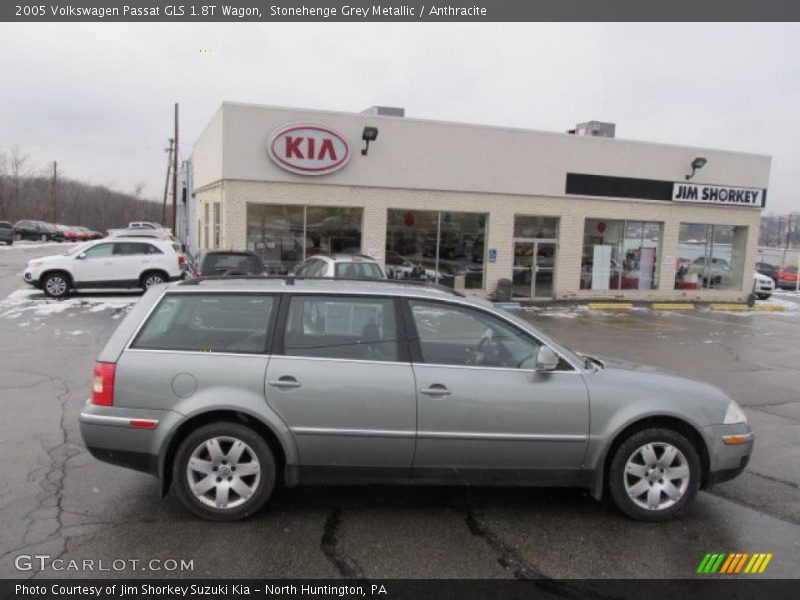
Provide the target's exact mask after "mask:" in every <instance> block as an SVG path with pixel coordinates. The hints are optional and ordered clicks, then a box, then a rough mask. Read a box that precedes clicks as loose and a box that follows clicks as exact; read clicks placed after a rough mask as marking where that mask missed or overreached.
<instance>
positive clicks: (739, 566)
mask: <svg viewBox="0 0 800 600" xmlns="http://www.w3.org/2000/svg"><path fill="white" fill-rule="evenodd" d="M748 556H750V554H748V553H747V552H745V553H744V554H742V558H741V559H739V564H737V565H736V570H735V571H734V573H736V574H737V575H738V574H739V572H740V571H741V570H742V567H743V566H744V563H745V561H746V560H747V557H748Z"/></svg>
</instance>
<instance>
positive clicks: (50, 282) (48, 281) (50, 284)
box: [42, 273, 69, 298]
mask: <svg viewBox="0 0 800 600" xmlns="http://www.w3.org/2000/svg"><path fill="white" fill-rule="evenodd" d="M42 290H43V291H44V293H45V294H47V295H48V296H50V297H51V298H63V297H64V296H66V295H67V293H68V292H69V277H67V275H66V274H64V273H49V274H48V275H46V276H45V278H44V279H43V280H42Z"/></svg>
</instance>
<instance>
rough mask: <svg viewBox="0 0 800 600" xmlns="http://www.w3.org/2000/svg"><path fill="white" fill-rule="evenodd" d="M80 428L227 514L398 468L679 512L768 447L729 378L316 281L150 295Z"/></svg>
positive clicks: (469, 310) (475, 308)
mask: <svg viewBox="0 0 800 600" xmlns="http://www.w3.org/2000/svg"><path fill="white" fill-rule="evenodd" d="M80 427H81V433H82V435H83V440H84V442H85V444H86V446H87V447H88V449H89V451H90V452H91V453H92V454H93V455H94V456H95V457H97V458H98V459H100V460H104V461H107V462H110V463H114V464H117V465H121V466H125V467H130V468H134V469H138V470H141V471H146V472H148V473H152V474H153V475H156V476H158V477H159V478H160V480H161V482H162V490H163V492H164V493H165V494H166V492H167V491H168V490H169V488H170V486H172V487H173V488H175V490H176V492H177V495H178V497H179V498H180V500H181V501H182V502H183V503H184V504H185V505H186V507H187V508H188V509H189V510H191V511H192V512H194V513H195V514H197V515H200V516H201V517H205V518H208V519H215V520H232V519H239V518H242V517H246V516H248V515H250V514H252V513H254V512H255V511H257V510H258V509H259V508H261V507H262V506H263V505H264V503H266V502H267V500H268V499H269V497H270V494H271V493H272V491H273V489H274V488H275V486H276V485H281V484H282V485H285V486H288V487H291V486H296V485H299V484H312V483H313V484H320V483H330V484H369V483H387V482H389V483H402V484H406V483H414V484H470V485H545V486H561V485H563V486H580V487H585V488H588V489H589V490H591V493H592V495H593V496H594V497H595V498H598V499H599V498H601V496H603V495H604V494H609V495H610V496H611V498H613V500H614V501H615V503H616V504H617V505H618V506H619V508H620V509H621V510H622V511H623V512H624V513H625V514H627V515H629V516H630V517H633V518H636V519H643V520H650V521H663V520H666V519H669V518H671V517H674V516H675V515H677V514H678V513H680V512H681V510H682V509H684V508H685V507H686V505H687V504H688V503H689V502H691V500H692V498H693V497H694V496H695V494H696V493H697V490H698V489H701V488H706V487H708V486H710V485H711V484H713V483H715V482H718V481H721V480H725V479H729V478H731V477H734V476H736V475H738V474H739V473H740V472H741V471H742V470H743V469H744V468H745V466H746V464H747V461H748V458H749V456H750V453H751V451H752V448H753V434H752V433H751V431H750V428H749V426H748V424H747V419H746V417H745V415H744V413H743V412H742V410H741V409H740V408H739V406H738V405H737V404H736V402H734V401H733V400H732V399H731V398H729V397H728V396H727V395H726V394H725V393H723V392H722V391H720V390H719V389H717V388H716V387H713V386H711V385H708V384H705V383H701V382H698V381H691V380H687V379H684V378H681V377H676V376H672V375H667V374H664V373H659V372H656V371H654V370H652V369H643V368H640V367H636V366H634V365H629V364H623V363H616V362H612V361H603V360H599V359H597V358H594V357H590V356H584V355H581V354H578V353H575V352H572V351H570V350H568V349H567V348H565V347H563V346H562V345H560V344H559V343H558V342H556V341H555V340H553V339H551V338H549V337H548V336H546V335H544V334H543V333H541V332H540V331H538V330H537V329H535V328H534V327H532V326H531V325H530V324H529V323H527V322H525V321H523V320H521V319H518V318H516V317H515V316H513V315H511V314H510V313H507V312H503V311H500V310H497V309H495V308H493V306H492V305H491V304H490V303H488V302H485V301H482V300H479V299H468V298H465V297H462V296H459V295H457V294H455V293H453V292H451V291H446V290H443V289H436V288H433V287H426V286H419V285H410V284H406V283H392V282H389V281H386V282H367V281H344V280H330V279H328V280H311V279H308V280H303V279H299V278H298V279H296V280H294V279H292V278H290V279H287V280H276V279H266V278H262V279H245V278H241V279H230V278H227V279H224V280H212V279H195V280H190V281H187V282H182V283H173V284H169V285H162V286H158V287H155V288H152V289H150V290H149V291H148V292H147V293H146V294H145V295H144V296H143V297H142V299H141V300H140V301H139V302H138V303H137V304H136V305H135V306H134V307H133V309H132V310H131V312H130V313H129V315H128V316H127V318H126V319H125V320H124V321H123V322H122V323H121V324H120V326H119V328H118V329H117V330H116V332H115V333H114V334H113V335H112V337H111V339H110V340H109V341H108V343H107V344H106V346H105V348H104V349H103V351H102V352H101V354H100V356H99V358H98V362H97V364H96V366H95V371H94V382H93V391H92V397H91V399H90V400H89V401H88V402H87V404H86V406H85V408H84V409H83V411H82V413H81V415H80Z"/></svg>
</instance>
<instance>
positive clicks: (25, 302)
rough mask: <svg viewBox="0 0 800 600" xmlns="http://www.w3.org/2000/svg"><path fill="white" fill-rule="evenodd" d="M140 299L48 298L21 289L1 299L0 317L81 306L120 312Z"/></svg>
mask: <svg viewBox="0 0 800 600" xmlns="http://www.w3.org/2000/svg"><path fill="white" fill-rule="evenodd" d="M138 299H139V297H138V296H121V297H107V296H70V297H68V298H65V299H64V300H53V299H51V298H47V297H46V296H45V295H44V294H43V293H42V292H40V291H39V290H34V289H20V290H17V291H16V292H13V293H12V294H10V295H9V296H8V297H7V298H5V299H3V300H0V319H16V318H19V317H20V316H21V315H22V314H25V313H32V315H34V316H38V317H48V316H50V315H55V314H61V313H63V312H65V311H67V310H69V309H81V308H86V309H88V311H89V312H102V311H105V310H114V311H118V312H119V311H123V310H127V309H128V308H130V307H131V306H133V305H134V304H135V303H136V301H137V300H138ZM70 316H72V315H70Z"/></svg>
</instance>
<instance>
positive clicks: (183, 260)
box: [178, 254, 186, 267]
mask: <svg viewBox="0 0 800 600" xmlns="http://www.w3.org/2000/svg"><path fill="white" fill-rule="evenodd" d="M185 264H186V257H185V256H184V255H183V254H178V266H179V267H180V266H182V265H185Z"/></svg>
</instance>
